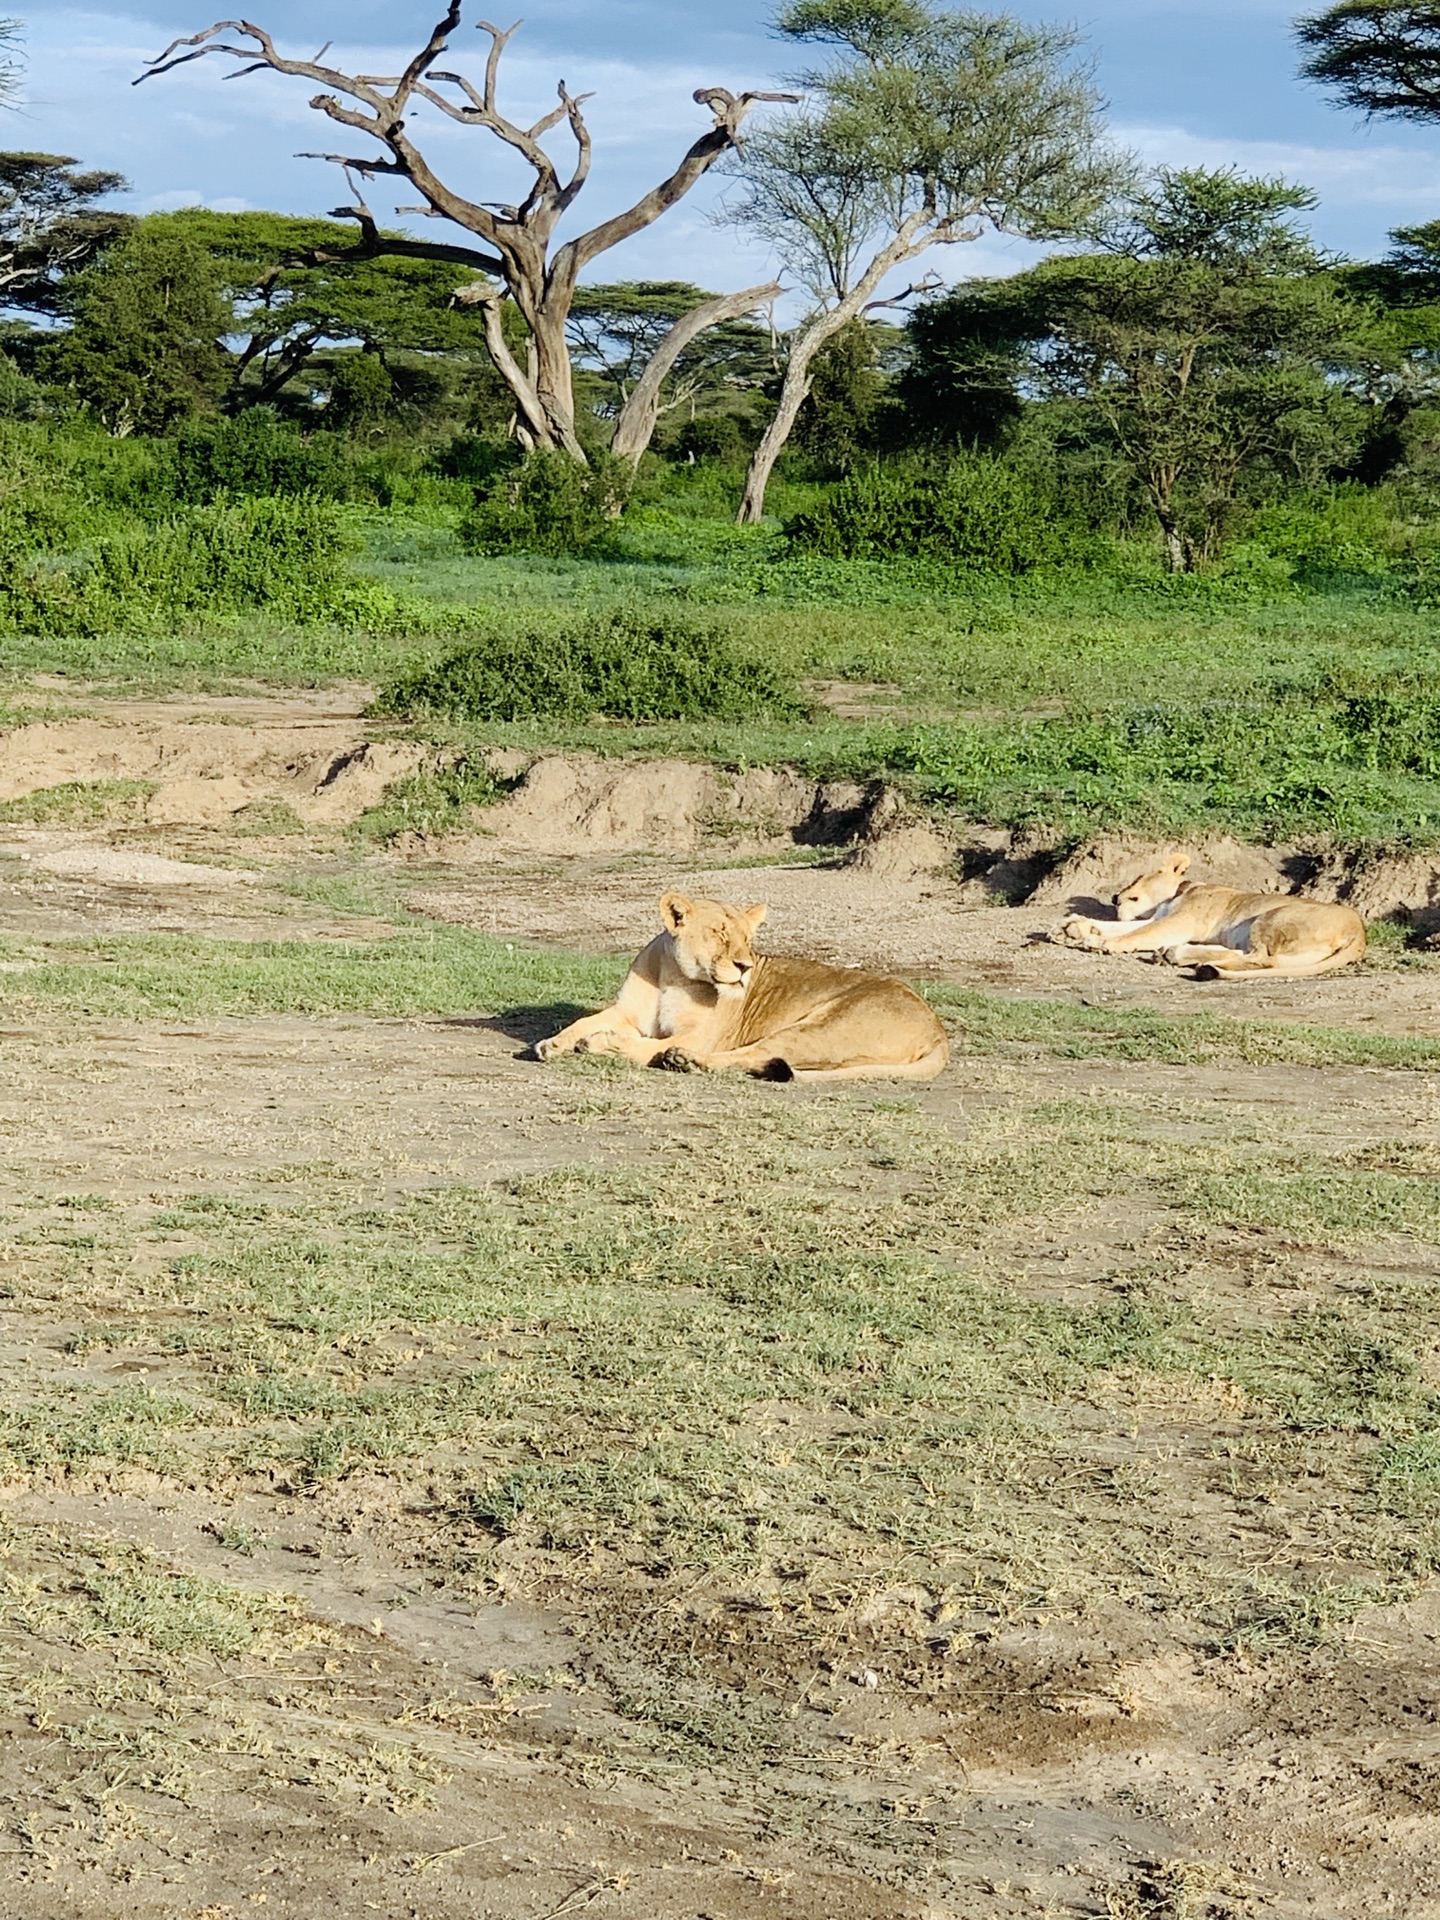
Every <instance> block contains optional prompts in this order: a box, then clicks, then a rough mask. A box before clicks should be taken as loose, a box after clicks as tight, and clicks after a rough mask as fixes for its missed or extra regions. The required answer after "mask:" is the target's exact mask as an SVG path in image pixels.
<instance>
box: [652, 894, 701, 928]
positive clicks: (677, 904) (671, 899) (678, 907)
mask: <svg viewBox="0 0 1440 1920" xmlns="http://www.w3.org/2000/svg"><path fill="white" fill-rule="evenodd" d="M694 910H695V902H694V901H693V900H687V899H686V898H685V896H684V894H683V893H667V894H666V895H665V897H664V899H663V900H662V901H661V902H660V918H661V919H662V920H663V921H664V922H665V924H666V926H667V927H668V928H669V929H670V931H671V932H672V933H678V932H679V931H680V929H681V927H683V926H684V924H685V919H686V915H687V914H690V913H693V912H694Z"/></svg>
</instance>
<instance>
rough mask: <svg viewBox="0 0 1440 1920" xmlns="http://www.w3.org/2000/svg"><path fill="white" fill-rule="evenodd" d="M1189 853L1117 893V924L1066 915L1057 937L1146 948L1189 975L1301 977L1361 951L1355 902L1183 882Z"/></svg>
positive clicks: (1105, 947)
mask: <svg viewBox="0 0 1440 1920" xmlns="http://www.w3.org/2000/svg"><path fill="white" fill-rule="evenodd" d="M1189 866H1190V856H1189V855H1188V854H1185V853H1179V854H1176V855H1175V856H1174V857H1173V859H1170V860H1167V861H1166V862H1165V864H1164V866H1162V867H1160V868H1158V869H1157V870H1156V871H1155V872H1154V873H1142V874H1141V875H1139V876H1138V878H1136V879H1134V880H1132V881H1131V882H1130V884H1129V886H1127V887H1122V888H1121V889H1120V891H1119V893H1117V894H1116V896H1115V912H1116V914H1117V916H1118V919H1119V924H1118V925H1109V924H1107V923H1105V922H1103V921H1100V920H1089V919H1087V918H1086V917H1085V916H1084V915H1083V914H1078V913H1076V914H1071V916H1070V918H1069V919H1068V920H1067V921H1066V922H1065V924H1064V925H1063V926H1062V927H1061V929H1060V938H1061V939H1062V940H1063V941H1064V942H1065V943H1066V945H1067V946H1071V947H1086V948H1088V949H1089V950H1090V951H1091V952H1092V953H1142V954H1151V955H1153V956H1154V957H1155V958H1156V959H1158V960H1163V961H1165V962H1167V963H1168V964H1169V965H1170V966H1174V967H1186V968H1188V969H1189V971H1190V977H1191V978H1192V979H1194V980H1233V979H1235V978H1237V977H1239V976H1242V975H1246V974H1250V975H1253V974H1258V973H1268V974H1271V975H1273V976H1276V977H1278V978H1280V979H1283V980H1304V979H1308V978H1309V977H1310V976H1311V975H1313V974H1317V973H1329V972H1330V971H1331V969H1332V968H1334V967H1346V966H1349V964H1350V962H1351V961H1352V960H1358V959H1359V958H1360V956H1361V955H1362V954H1363V953H1364V951H1365V922H1364V921H1363V920H1362V919H1361V918H1360V916H1359V914H1358V913H1356V911H1355V910H1354V908H1353V907H1342V906H1338V905H1335V904H1332V903H1330V902H1327V901H1323V900H1298V899H1296V898H1295V897H1294V896H1293V895H1291V894H1280V893H1238V892H1237V891H1236V890H1235V888H1234V887H1194V886H1190V885H1189V884H1188V883H1187V882H1186V881H1185V874H1186V872H1187V870H1188V868H1189Z"/></svg>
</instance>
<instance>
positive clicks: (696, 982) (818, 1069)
mask: <svg viewBox="0 0 1440 1920" xmlns="http://www.w3.org/2000/svg"><path fill="white" fill-rule="evenodd" d="M765 911H766V910H765V908H764V907H746V908H745V909H744V910H743V911H742V910H741V909H739V908H737V907H726V906H722V905H721V904H720V903H719V901H717V900H689V899H687V898H686V896H685V895H684V894H683V893H667V894H666V895H665V897H664V899H663V900H662V901H661V902H660V918H661V920H662V922H663V923H664V929H665V930H664V932H663V933H660V934H657V936H656V937H655V939H653V940H652V941H651V942H650V944H649V946H648V947H646V948H645V950H644V952H643V953H641V954H640V955H639V956H638V957H637V958H636V959H635V961H634V962H633V964H632V965H631V968H630V971H629V973H628V974H627V975H626V978H625V984H624V985H623V986H622V987H621V989H620V993H619V996H618V997H617V999H616V1001H615V1004H614V1005H613V1006H610V1007H606V1008H605V1009H604V1011H603V1012H601V1013H592V1014H589V1015H588V1016H587V1017H586V1018H585V1019H583V1020H577V1021H575V1022H574V1024H573V1025H571V1026H568V1027H566V1028H565V1030H564V1032H563V1033H557V1034H556V1035H555V1036H554V1038H553V1039H550V1040H542V1041H541V1042H540V1044H539V1045H538V1046H537V1047H536V1049H535V1053H536V1056H537V1058H539V1059H541V1060H554V1059H556V1058H557V1057H558V1056H559V1055H560V1054H564V1053H618V1054H621V1055H623V1056H624V1058H625V1059H627V1060H633V1061H635V1063H636V1064H637V1065H638V1066H642V1067H663V1068H666V1069H668V1070H669V1071H670V1072H672V1073H696V1072H704V1071H707V1070H710V1069H717V1068H725V1067H737V1068H739V1069H740V1070H741V1071H742V1072H745V1073H749V1074H753V1075H755V1076H756V1077H757V1078H758V1079H761V1080H795V1079H800V1080H822V1079H824V1080H855V1079H861V1078H864V1077H866V1076H875V1077H880V1076H885V1077H887V1078H890V1079H904V1080H929V1079H931V1078H933V1076H934V1075H935V1074H937V1073H939V1072H940V1071H941V1069H942V1068H943V1067H944V1065H945V1063H946V1061H947V1060H948V1059H949V1057H950V1045H949V1042H948V1041H947V1039H946V1038H945V1030H944V1028H943V1027H942V1026H941V1025H940V1022H939V1021H938V1020H937V1019H936V1018H935V1015H934V1014H933V1013H932V1012H931V1011H930V1009H929V1007H927V1006H926V1004H925V1002H924V1001H923V1000H922V999H921V998H920V996H919V994H918V993H912V992H911V990H910V988H909V987H907V986H906V985H905V983H904V982H903V981H901V980H890V979H887V978H886V977H885V976H883V975H881V974H877V973H862V972H860V971H859V969H858V968H854V967H827V966H825V965H823V964H822V963H821V962H820V961H818V960H787V959H775V958H771V957H769V956H767V955H764V954H757V953H756V951H755V935H756V933H757V931H758V930H759V927H760V923H761V921H762V920H764V918H765Z"/></svg>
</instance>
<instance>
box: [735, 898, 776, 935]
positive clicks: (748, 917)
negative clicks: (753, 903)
mask: <svg viewBox="0 0 1440 1920" xmlns="http://www.w3.org/2000/svg"><path fill="white" fill-rule="evenodd" d="M769 911H770V909H769V907H767V906H765V905H764V904H763V903H762V904H761V905H760V906H758V907H747V908H746V909H745V911H744V913H742V914H741V916H740V918H741V919H742V920H743V921H744V922H745V924H746V926H748V927H749V929H750V931H751V933H758V932H759V931H760V928H761V927H762V926H763V924H764V921H765V916H766V914H767V913H769Z"/></svg>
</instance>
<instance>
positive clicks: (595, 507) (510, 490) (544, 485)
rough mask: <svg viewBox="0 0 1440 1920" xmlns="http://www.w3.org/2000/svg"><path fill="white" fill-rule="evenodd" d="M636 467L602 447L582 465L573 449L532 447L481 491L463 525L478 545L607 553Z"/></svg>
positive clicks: (475, 549)
mask: <svg viewBox="0 0 1440 1920" xmlns="http://www.w3.org/2000/svg"><path fill="white" fill-rule="evenodd" d="M633 484H634V481H633V475H632V474H631V473H630V470H629V468H628V467H626V466H625V465H623V463H621V462H620V461H618V460H611V459H609V458H608V457H607V456H605V455H603V454H602V455H597V456H596V457H595V458H594V459H592V461H591V463H590V465H589V466H581V465H580V463H579V462H578V461H576V460H572V459H571V458H570V456H569V454H565V453H532V454H530V455H528V456H527V457H526V459H525V460H524V461H522V462H521V464H520V465H519V466H518V467H513V468H511V469H510V470H509V471H508V472H505V473H501V474H500V475H498V476H497V477H496V478H495V479H494V480H493V481H491V483H490V484H489V486H488V487H487V488H486V489H485V490H484V491H483V492H481V493H480V494H479V495H478V496H477V498H476V501H475V505H474V507H473V509H472V510H471V512H470V513H469V514H468V515H467V516H466V518H465V519H464V521H463V522H462V523H461V527H460V538H461V540H462V541H463V543H464V545H465V546H466V548H467V549H468V550H469V551H470V552H471V553H544V554H564V553H577V554H593V555H598V554H603V553H606V552H607V551H611V550H613V548H614V545H615V523H616V519H617V517H618V515H619V513H620V511H621V509H622V508H623V507H624V504H625V501H626V499H627V498H628V497H629V492H630V488H631V486H632V485H633Z"/></svg>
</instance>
